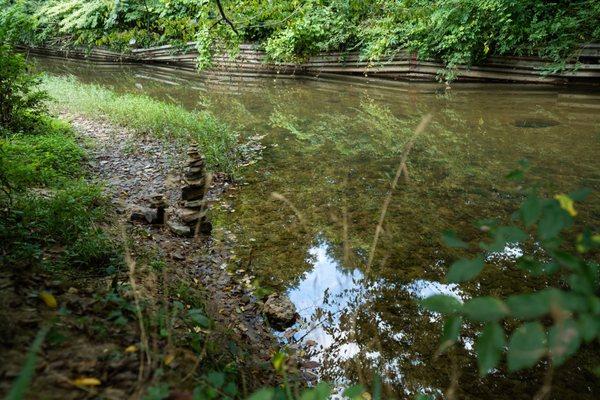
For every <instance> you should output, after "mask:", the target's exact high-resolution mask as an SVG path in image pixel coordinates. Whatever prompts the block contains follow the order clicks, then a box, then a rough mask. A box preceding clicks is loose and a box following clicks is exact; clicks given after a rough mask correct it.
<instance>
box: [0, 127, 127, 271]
mask: <svg viewBox="0 0 600 400" xmlns="http://www.w3.org/2000/svg"><path fill="white" fill-rule="evenodd" d="M31 132H32V133H29V134H25V133H19V134H12V133H8V134H5V135H4V136H1V137H0V189H2V190H1V191H0V264H2V265H6V266H9V267H11V268H19V267H23V266H31V265H43V266H45V267H48V268H58V269H61V270H65V268H67V266H68V267H69V268H70V269H71V270H74V269H78V268H86V269H100V271H98V272H100V273H103V272H104V270H105V269H106V268H108V267H109V266H110V265H112V264H113V263H114V262H115V260H117V254H118V251H117V246H116V245H115V243H114V242H113V241H112V240H111V239H110V238H109V237H108V235H107V234H106V233H105V232H104V231H103V230H102V229H101V228H100V225H101V224H103V222H105V221H106V220H107V218H106V215H107V212H108V209H109V208H108V202H107V201H106V198H105V197H104V195H103V193H102V188H101V187H100V186H98V185H96V184H94V183H91V182H89V181H88V180H86V179H85V171H84V170H83V168H82V167H81V165H82V162H83V161H84V159H85V151H84V149H83V148H82V147H81V146H80V145H79V144H78V143H77V141H76V139H75V135H74V133H73V132H72V130H71V129H70V128H69V126H68V125H66V124H65V123H61V122H59V121H57V120H52V119H50V118H48V117H43V118H42V119H40V120H39V121H38V123H37V124H36V126H35V129H33V130H32V131H31ZM40 132H44V133H40ZM48 250H52V251H51V254H48Z"/></svg>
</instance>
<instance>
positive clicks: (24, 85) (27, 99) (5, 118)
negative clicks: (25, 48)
mask: <svg viewBox="0 0 600 400" xmlns="http://www.w3.org/2000/svg"><path fill="white" fill-rule="evenodd" d="M27 68H28V67H27V64H26V63H25V59H24V57H23V56H22V55H20V54H14V53H13V52H12V51H11V49H10V48H9V47H8V46H0V130H12V131H15V130H16V129H17V128H28V127H31V126H32V125H33V123H32V122H35V121H36V120H37V119H38V118H39V117H40V115H42V114H43V113H44V112H45V111H46V106H45V103H44V102H45V100H47V95H46V94H45V93H44V92H43V91H41V90H39V89H38V85H39V83H40V79H39V77H37V76H35V75H31V74H29V73H28V69H27ZM0 133H2V132H1V131H0Z"/></svg>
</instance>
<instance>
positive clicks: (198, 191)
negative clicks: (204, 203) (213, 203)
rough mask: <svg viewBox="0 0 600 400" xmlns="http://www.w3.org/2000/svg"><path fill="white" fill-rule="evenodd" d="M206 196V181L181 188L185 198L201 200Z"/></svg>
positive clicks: (182, 195)
mask: <svg viewBox="0 0 600 400" xmlns="http://www.w3.org/2000/svg"><path fill="white" fill-rule="evenodd" d="M203 197H204V183H202V184H190V185H186V186H184V187H182V188H181V198H182V199H183V200H199V199H202V198H203Z"/></svg>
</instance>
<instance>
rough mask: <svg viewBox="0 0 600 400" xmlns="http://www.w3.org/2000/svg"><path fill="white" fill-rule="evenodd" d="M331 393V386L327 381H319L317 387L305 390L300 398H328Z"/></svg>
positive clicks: (314, 399) (322, 399)
mask: <svg viewBox="0 0 600 400" xmlns="http://www.w3.org/2000/svg"><path fill="white" fill-rule="evenodd" d="M330 395H331V387H330V386H329V384H327V383H326V382H319V384H318V385H317V387H315V388H314V389H309V390H307V391H305V392H304V393H303V394H302V396H300V400H328V399H329V396H330Z"/></svg>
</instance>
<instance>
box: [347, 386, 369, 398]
mask: <svg viewBox="0 0 600 400" xmlns="http://www.w3.org/2000/svg"><path fill="white" fill-rule="evenodd" d="M364 392H365V388H364V386H362V385H354V386H350V387H348V388H346V389H345V390H344V396H345V397H348V398H350V399H351V400H362V399H361V396H362V394H363V393H364Z"/></svg>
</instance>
